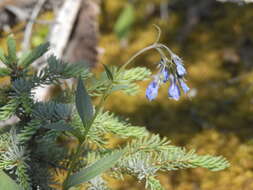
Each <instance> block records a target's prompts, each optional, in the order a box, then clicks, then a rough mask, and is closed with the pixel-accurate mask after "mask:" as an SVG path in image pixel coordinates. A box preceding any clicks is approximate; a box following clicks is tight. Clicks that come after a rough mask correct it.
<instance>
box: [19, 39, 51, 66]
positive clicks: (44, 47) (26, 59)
mask: <svg viewBox="0 0 253 190" xmlns="http://www.w3.org/2000/svg"><path fill="white" fill-rule="evenodd" d="M49 46H50V44H49V42H46V43H44V44H41V45H39V46H37V47H36V48H34V49H33V50H32V51H31V52H29V53H26V55H24V56H23V57H22V59H21V60H20V61H19V62H18V64H19V65H21V66H23V67H28V66H29V65H30V64H32V63H33V62H34V61H35V60H36V59H38V58H39V57H41V56H42V55H44V53H46V52H47V51H48V48H49Z"/></svg>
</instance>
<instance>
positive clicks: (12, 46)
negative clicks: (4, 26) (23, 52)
mask: <svg viewBox="0 0 253 190" xmlns="http://www.w3.org/2000/svg"><path fill="white" fill-rule="evenodd" d="M7 46H8V60H9V62H10V63H15V62H16V61H17V55H16V42H15V40H14V38H13V37H12V36H8V38H7Z"/></svg>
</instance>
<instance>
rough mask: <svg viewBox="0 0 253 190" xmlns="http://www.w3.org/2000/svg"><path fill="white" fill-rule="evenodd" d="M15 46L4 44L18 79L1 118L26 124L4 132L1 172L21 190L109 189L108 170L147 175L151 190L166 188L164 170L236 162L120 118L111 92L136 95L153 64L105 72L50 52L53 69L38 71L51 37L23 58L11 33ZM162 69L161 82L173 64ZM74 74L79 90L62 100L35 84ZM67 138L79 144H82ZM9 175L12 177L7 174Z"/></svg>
mask: <svg viewBox="0 0 253 190" xmlns="http://www.w3.org/2000/svg"><path fill="white" fill-rule="evenodd" d="M7 45H8V52H7V55H6V54H5V53H4V52H3V51H2V50H0V60H1V61H2V62H3V63H4V64H5V67H4V68H0V77H9V78H10V85H9V87H8V88H1V89H0V94H1V98H3V100H2V101H1V102H2V103H1V104H2V105H1V107H0V120H2V121H3V120H7V119H9V118H10V117H11V116H14V115H15V116H16V117H18V122H17V123H16V124H13V125H12V126H11V128H10V130H9V129H8V128H6V130H3V131H2V132H1V134H0V170H3V171H4V172H5V173H6V174H8V176H10V177H11V179H12V180H14V181H15V182H16V183H17V184H18V185H19V187H20V189H23V190H32V189H41V190H51V189H55V188H54V185H58V186H60V187H61V188H62V189H63V190H67V189H69V188H70V187H73V188H74V187H78V186H80V185H84V186H85V187H86V188H87V189H89V190H107V189H109V188H108V187H107V182H106V180H105V178H104V177H103V175H104V174H113V176H116V177H120V178H123V177H124V175H125V174H127V175H132V176H134V177H136V179H137V180H139V181H144V182H145V184H146V188H147V189H150V190H163V189H164V188H163V187H162V186H161V184H160V182H159V180H157V179H156V176H157V175H158V172H159V171H171V170H178V169H187V168H196V167H202V168H207V169H209V170H211V171H219V170H222V169H225V168H227V167H228V166H229V163H228V161H227V160H226V159H224V158H223V157H221V156H218V157H216V156H210V155H203V156H202V155H198V154H196V153H195V151H193V150H190V151H186V150H185V149H184V148H181V147H177V146H173V145H170V141H169V140H168V139H167V138H165V137H164V138H161V137H160V136H159V135H154V134H152V133H150V132H149V131H148V130H146V128H145V127H141V126H135V125H132V124H131V123H130V122H129V121H128V120H127V119H120V118H119V117H117V116H116V115H115V114H114V113H110V112H108V111H106V110H105V108H104V106H103V105H104V102H105V101H106V99H107V97H108V96H109V95H110V94H111V93H113V92H115V91H122V92H124V93H127V94H130V95H134V94H136V93H137V91H138V85H137V83H138V81H143V80H146V79H147V78H149V77H150V75H151V72H150V70H149V69H147V68H145V67H135V68H130V69H127V68H126V66H127V65H128V64H129V63H130V61H129V62H127V63H126V64H125V65H124V66H122V67H120V68H117V67H108V66H106V65H104V68H105V71H104V72H102V74H100V76H98V77H97V76H95V75H93V74H91V73H90V71H89V70H88V68H87V67H86V66H85V64H84V63H74V64H72V63H66V62H63V61H61V60H59V59H57V58H56V57H55V56H50V57H49V58H48V59H47V65H46V66H45V67H43V68H42V69H41V70H39V71H34V69H33V68H32V67H31V65H32V63H33V62H34V61H36V60H37V59H38V58H40V57H41V56H43V55H44V54H45V53H46V52H47V50H48V49H49V44H48V43H45V44H42V45H40V46H38V47H36V48H35V49H34V50H32V51H30V52H28V53H25V54H24V55H21V57H18V56H17V54H16V43H15V40H14V39H13V38H12V37H9V38H8V40H7ZM165 47H166V46H164V45H161V44H156V43H155V44H153V45H151V46H150V47H147V48H145V49H144V50H141V51H140V52H139V53H137V54H136V55H135V56H134V57H136V56H137V55H139V54H141V53H142V52H144V51H146V50H150V49H156V50H157V49H159V52H161V51H162V48H165ZM166 48H167V47H166ZM166 48H165V49H166ZM172 55H173V56H174V57H173V58H174V59H175V55H174V54H172ZM162 56H164V54H162ZM176 58H177V57H176ZM130 60H133V59H130ZM167 61H168V60H167ZM177 61H180V59H177ZM163 64H165V63H163ZM166 64H170V63H169V62H166ZM171 64H172V63H171ZM178 64H179V63H178ZM167 66H168V65H166V68H167ZM179 66H180V70H179V71H184V70H183V69H182V68H183V65H182V64H181V62H180V64H179ZM173 68H174V67H173ZM177 69H178V68H177ZM158 74H159V77H160V78H159V79H155V82H156V80H157V81H159V82H161V81H162V80H165V79H166V77H167V75H165V76H164V78H163V77H161V75H162V74H167V70H166V72H165V70H161V71H160V72H159V73H158ZM174 76H176V73H174ZM71 78H76V79H78V83H77V88H76V92H73V90H72V89H74V88H70V89H63V91H64V92H66V93H63V96H66V97H63V98H62V99H57V98H56V99H54V101H53V100H50V101H47V102H38V101H36V100H35V97H34V96H35V95H34V90H35V89H36V88H37V87H39V86H43V85H53V84H61V82H62V80H64V79H71ZM181 79H182V78H179V79H178V80H181ZM83 81H85V85H84V83H83ZM74 85H75V84H74ZM156 85H157V84H156ZM156 85H155V86H156ZM175 85H177V84H176V83H175ZM151 87H153V86H150V87H149V88H151ZM86 88H87V89H86ZM157 90H158V88H157V89H155V91H154V89H151V90H150V91H148V95H149V96H152V97H153V95H155V96H156V94H152V93H153V92H156V91H157ZM91 96H93V98H97V99H98V104H97V105H94V104H93V99H92V98H91ZM74 97H75V101H74ZM63 99H66V100H68V103H66V102H65V101H62V100H63ZM174 99H175V97H174ZM71 100H72V101H71ZM74 102H75V103H74ZM109 135H113V136H116V137H118V138H120V139H122V140H123V141H122V142H121V144H120V145H118V146H117V147H114V148H108V147H109V146H108V144H109V142H110V141H109V139H108V136H109ZM66 144H71V145H74V148H72V149H71V148H69V146H68V145H66ZM53 171H62V172H53ZM60 173H63V174H64V175H63V176H64V178H63V179H62V180H56V178H57V176H58V175H59V174H60ZM2 176H3V175H2ZM3 177H5V179H6V176H5V175H4V176H3ZM5 179H1V176H0V189H1V188H2V186H1V184H3V183H1V180H5ZM10 182H11V181H10ZM56 183H57V184H56ZM13 184H15V183H14V182H13ZM14 186H16V184H15V185H14Z"/></svg>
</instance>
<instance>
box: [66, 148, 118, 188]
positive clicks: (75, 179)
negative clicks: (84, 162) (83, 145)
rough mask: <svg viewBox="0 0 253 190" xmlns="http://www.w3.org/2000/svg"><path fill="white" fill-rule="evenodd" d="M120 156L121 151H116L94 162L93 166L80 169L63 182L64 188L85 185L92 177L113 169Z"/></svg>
mask: <svg viewBox="0 0 253 190" xmlns="http://www.w3.org/2000/svg"><path fill="white" fill-rule="evenodd" d="M122 154H123V152H122V151H117V152H115V153H113V154H111V155H109V156H105V157H104V158H102V159H100V160H98V161H96V162H95V163H94V164H92V165H90V166H88V167H86V168H84V169H81V170H80V171H79V172H77V173H74V174H73V175H71V176H70V177H69V178H68V180H67V181H66V182H65V188H66V189H68V188H70V187H73V186H75V185H79V184H82V183H85V182H87V181H89V180H91V179H93V178H94V177H96V176H98V175H100V174H101V173H103V172H105V171H106V170H108V169H109V168H111V167H113V166H114V165H115V164H116V162H117V161H118V160H119V158H120V157H121V156H122Z"/></svg>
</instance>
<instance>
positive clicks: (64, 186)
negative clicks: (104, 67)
mask: <svg viewBox="0 0 253 190" xmlns="http://www.w3.org/2000/svg"><path fill="white" fill-rule="evenodd" d="M111 88H112V83H111V84H110V85H109V86H108V87H107V89H106V91H105V92H104V94H103V96H102V98H101V100H100V102H99V104H98V106H97V109H96V112H95V114H94V116H93V118H92V120H91V121H90V123H89V125H88V126H87V129H86V131H85V133H84V135H83V137H82V140H81V141H79V143H78V147H77V149H76V152H75V155H74V156H73V159H72V160H71V161H70V168H69V170H68V173H67V177H66V179H65V180H64V183H63V190H67V189H66V182H67V180H68V179H69V176H70V174H71V173H72V172H73V170H74V168H75V167H76V162H77V160H78V158H79V157H80V154H81V152H82V147H83V145H84V143H85V141H86V137H87V135H88V133H89V131H90V129H91V126H92V124H93V123H94V121H95V119H96V117H97V115H98V113H99V112H100V111H101V108H102V105H103V104H104V102H105V100H106V98H107V97H108V92H109V91H110V90H111Z"/></svg>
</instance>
